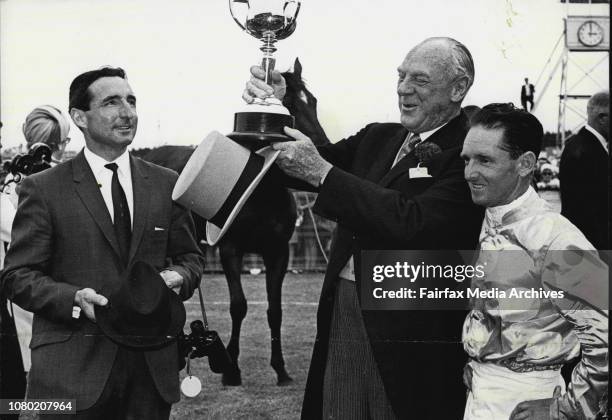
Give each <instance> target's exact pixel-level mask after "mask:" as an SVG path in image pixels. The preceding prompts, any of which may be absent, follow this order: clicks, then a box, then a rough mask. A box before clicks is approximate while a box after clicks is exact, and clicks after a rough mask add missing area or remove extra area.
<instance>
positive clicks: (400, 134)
mask: <svg viewBox="0 0 612 420" xmlns="http://www.w3.org/2000/svg"><path fill="white" fill-rule="evenodd" d="M407 135H408V130H406V129H405V128H403V127H402V128H401V129H399V130H398V131H397V133H396V134H395V135H394V136H393V137H391V139H389V141H388V145H387V147H385V148H383V150H382V151H381V152H380V157H379V158H378V160H377V162H376V164H375V165H372V168H371V169H370V171H369V172H368V174H367V176H366V179H368V180H370V181H373V182H377V183H378V182H379V181H380V180H381V179H382V178H383V177H384V176H385V174H387V173H388V172H389V168H391V165H392V164H393V161H394V160H395V156H397V152H398V150H399V148H400V147H401V145H402V144H403V143H404V140H406V136H407ZM398 163H399V162H398ZM396 166H397V165H396Z"/></svg>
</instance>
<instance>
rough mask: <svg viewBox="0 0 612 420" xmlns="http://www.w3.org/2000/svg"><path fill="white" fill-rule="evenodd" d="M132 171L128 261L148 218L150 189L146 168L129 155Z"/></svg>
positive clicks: (136, 247)
mask: <svg viewBox="0 0 612 420" xmlns="http://www.w3.org/2000/svg"><path fill="white" fill-rule="evenodd" d="M130 164H131V170H132V188H133V191H134V219H133V220H134V222H133V227H132V242H131V244H130V254H129V259H128V261H130V262H131V261H132V258H134V255H136V250H137V249H138V246H139V245H140V242H141V240H142V236H143V233H144V228H145V226H146V224H147V219H148V218H149V202H150V201H151V192H152V189H151V188H150V185H149V175H148V173H147V168H146V167H145V166H144V165H143V164H142V163H141V162H140V161H139V160H138V159H136V158H134V157H132V156H131V155H130Z"/></svg>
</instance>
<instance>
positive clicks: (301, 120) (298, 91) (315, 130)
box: [283, 58, 329, 145]
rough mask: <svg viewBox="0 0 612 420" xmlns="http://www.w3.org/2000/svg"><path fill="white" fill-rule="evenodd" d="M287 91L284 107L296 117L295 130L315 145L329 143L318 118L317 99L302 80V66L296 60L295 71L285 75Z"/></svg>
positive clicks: (297, 59)
mask: <svg viewBox="0 0 612 420" xmlns="http://www.w3.org/2000/svg"><path fill="white" fill-rule="evenodd" d="M283 77H284V78H285V83H286V84H287V91H286V93H285V97H284V98H283V105H284V106H285V108H287V109H288V110H289V112H290V113H291V115H293V116H294V117H295V128H296V129H298V130H300V131H301V132H302V133H304V134H305V135H307V136H308V137H310V138H311V139H312V141H313V142H314V143H315V144H318V145H322V144H326V143H329V139H328V138H327V135H326V134H325V131H324V130H323V127H321V124H320V123H319V120H318V118H317V98H315V96H314V95H313V94H312V92H310V91H309V90H308V88H307V87H306V84H305V83H304V79H302V64H301V63H300V60H299V58H296V59H295V63H294V65H293V71H292V72H290V71H287V72H284V73H283Z"/></svg>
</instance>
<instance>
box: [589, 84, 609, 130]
mask: <svg viewBox="0 0 612 420" xmlns="http://www.w3.org/2000/svg"><path fill="white" fill-rule="evenodd" d="M609 115H610V92H609V91H607V90H604V91H601V92H597V93H596V94H594V95H593V96H591V98H590V99H589V102H588V103H587V121H588V124H589V125H590V126H591V127H593V128H594V129H595V130H596V131H597V132H598V133H599V134H601V135H602V136H604V138H605V139H606V140H608V133H609V130H610V119H609Z"/></svg>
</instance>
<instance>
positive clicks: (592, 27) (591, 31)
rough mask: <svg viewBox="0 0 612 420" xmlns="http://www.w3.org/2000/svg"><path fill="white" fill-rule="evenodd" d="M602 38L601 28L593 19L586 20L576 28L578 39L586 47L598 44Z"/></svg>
mask: <svg viewBox="0 0 612 420" xmlns="http://www.w3.org/2000/svg"><path fill="white" fill-rule="evenodd" d="M603 39H604V30H603V28H602V27H601V25H600V24H599V23H597V22H595V21H593V20H587V21H586V22H584V23H583V24H582V25H580V27H579V28H578V40H579V41H580V42H581V43H582V45H584V46H586V47H594V46H596V45H599V44H601V42H602V41H603Z"/></svg>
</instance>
